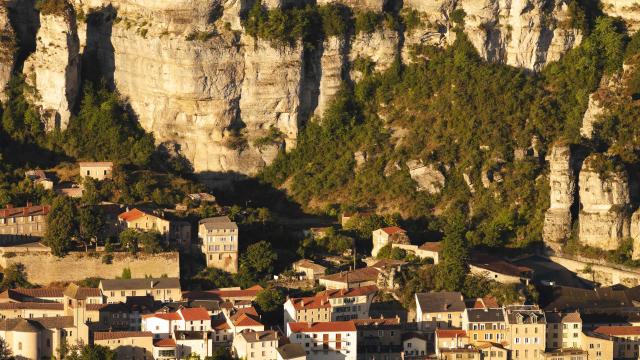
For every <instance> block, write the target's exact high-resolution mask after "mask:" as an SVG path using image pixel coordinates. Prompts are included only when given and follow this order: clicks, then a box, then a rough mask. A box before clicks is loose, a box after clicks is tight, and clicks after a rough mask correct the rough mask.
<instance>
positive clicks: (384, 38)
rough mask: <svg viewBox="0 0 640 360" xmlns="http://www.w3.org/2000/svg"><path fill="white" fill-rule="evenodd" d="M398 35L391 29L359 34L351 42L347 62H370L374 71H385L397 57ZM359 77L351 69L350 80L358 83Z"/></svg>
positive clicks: (355, 71)
mask: <svg viewBox="0 0 640 360" xmlns="http://www.w3.org/2000/svg"><path fill="white" fill-rule="evenodd" d="M399 44H400V34H398V32H397V31H395V30H392V29H382V30H376V31H374V32H372V33H366V32H360V33H358V34H356V35H355V37H354V38H353V39H352V41H351V48H350V49H349V62H350V63H351V64H353V63H354V62H355V61H356V60H357V59H366V60H370V61H372V62H373V64H374V68H375V70H376V71H384V70H387V69H388V68H389V67H390V66H391V65H392V64H393V62H394V61H395V60H396V58H397V56H398V50H399ZM361 75H362V74H360V73H359V72H358V71H357V70H355V69H352V71H351V79H352V80H353V81H358V80H360V78H361Z"/></svg>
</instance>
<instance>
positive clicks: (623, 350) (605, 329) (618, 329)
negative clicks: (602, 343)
mask: <svg viewBox="0 0 640 360" xmlns="http://www.w3.org/2000/svg"><path fill="white" fill-rule="evenodd" d="M593 332H594V333H595V334H600V335H604V336H606V337H608V338H609V339H610V340H612V342H613V358H615V359H638V356H639V355H640V351H639V347H640V326H600V327H597V328H596V329H595V330H593ZM602 355H603V354H601V355H600V356H601V357H602Z"/></svg>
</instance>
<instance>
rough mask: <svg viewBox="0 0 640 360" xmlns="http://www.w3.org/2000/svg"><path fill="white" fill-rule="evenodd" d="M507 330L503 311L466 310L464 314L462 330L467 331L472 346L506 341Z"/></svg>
mask: <svg viewBox="0 0 640 360" xmlns="http://www.w3.org/2000/svg"><path fill="white" fill-rule="evenodd" d="M506 328H507V327H506V321H505V318H504V312H503V310H502V309H465V310H464V312H463V313H462V329H463V330H466V331H467V334H468V335H469V343H470V344H472V345H476V346H477V345H479V344H481V343H486V342H491V343H494V342H495V343H500V342H502V341H506V338H507V329H506ZM493 351H496V350H493ZM483 352H484V350H483Z"/></svg>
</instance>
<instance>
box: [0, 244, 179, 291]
mask: <svg viewBox="0 0 640 360" xmlns="http://www.w3.org/2000/svg"><path fill="white" fill-rule="evenodd" d="M93 254H96V253H72V254H69V255H67V256H65V257H63V258H58V257H55V256H53V255H51V254H48V253H34V252H30V253H15V256H12V257H6V256H2V257H0V266H2V267H3V268H6V267H7V266H9V265H10V264H14V263H21V264H23V265H24V266H25V268H26V272H27V277H28V280H29V282H31V283H33V284H41V285H46V284H49V283H51V282H54V281H78V280H82V279H85V278H88V277H93V276H99V277H102V278H106V279H112V278H115V277H117V276H120V275H121V274H122V270H123V269H124V268H129V269H131V276H132V277H134V278H139V277H144V276H145V275H149V276H153V277H160V276H163V275H167V276H169V277H179V276H180V258H179V255H178V253H177V252H172V253H163V254H156V255H144V254H139V255H138V256H132V255H129V254H125V253H114V254H113V262H112V263H111V264H103V263H102V255H103V253H97V254H98V256H95V255H94V256H90V255H93Z"/></svg>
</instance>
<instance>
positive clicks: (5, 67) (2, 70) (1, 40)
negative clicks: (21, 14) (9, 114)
mask: <svg viewBox="0 0 640 360" xmlns="http://www.w3.org/2000/svg"><path fill="white" fill-rule="evenodd" d="M8 10H9V9H8V8H7V7H6V5H5V3H4V2H0V101H5V100H6V98H5V96H4V95H3V94H4V91H3V90H4V88H5V86H6V85H7V83H8V82H9V79H10V78H11V71H12V70H13V65H14V61H15V56H16V53H15V51H16V46H15V45H16V42H15V32H14V31H13V27H11V24H10V23H9V11H8Z"/></svg>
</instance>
